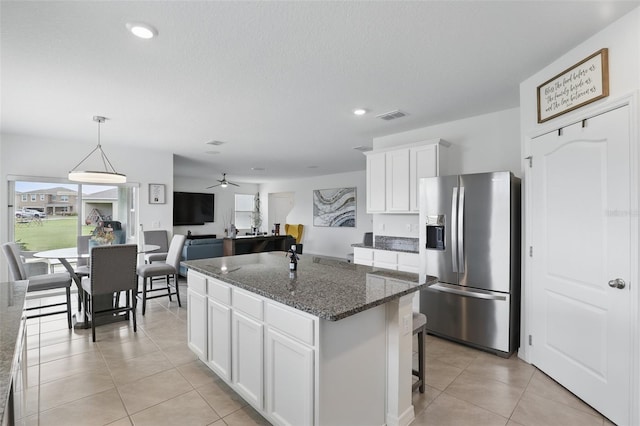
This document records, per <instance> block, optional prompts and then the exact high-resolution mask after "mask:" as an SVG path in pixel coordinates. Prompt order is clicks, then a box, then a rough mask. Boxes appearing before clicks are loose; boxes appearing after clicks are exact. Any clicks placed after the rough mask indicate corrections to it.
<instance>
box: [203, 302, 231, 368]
mask: <svg viewBox="0 0 640 426" xmlns="http://www.w3.org/2000/svg"><path fill="white" fill-rule="evenodd" d="M207 309H208V315H207V321H208V333H209V335H208V351H207V352H208V357H207V364H208V365H209V366H210V367H211V369H212V370H213V371H215V372H216V373H217V374H218V375H219V376H220V377H222V378H223V379H225V380H229V381H231V308H229V307H228V306H225V305H223V304H220V303H218V302H216V301H215V300H213V299H211V298H208V301H207Z"/></svg>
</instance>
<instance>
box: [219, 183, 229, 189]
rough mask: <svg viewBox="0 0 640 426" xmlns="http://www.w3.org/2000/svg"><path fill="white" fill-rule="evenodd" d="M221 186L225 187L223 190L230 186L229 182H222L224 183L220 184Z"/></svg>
mask: <svg viewBox="0 0 640 426" xmlns="http://www.w3.org/2000/svg"><path fill="white" fill-rule="evenodd" d="M220 186H221V187H223V188H226V187H227V186H228V185H227V182H222V183H221V184H220Z"/></svg>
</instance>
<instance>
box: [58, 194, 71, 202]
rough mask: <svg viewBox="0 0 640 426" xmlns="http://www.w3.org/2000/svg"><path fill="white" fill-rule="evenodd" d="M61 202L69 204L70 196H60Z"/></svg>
mask: <svg viewBox="0 0 640 426" xmlns="http://www.w3.org/2000/svg"><path fill="white" fill-rule="evenodd" d="M60 201H62V202H64V203H67V202H69V196H68V195H61V196H60Z"/></svg>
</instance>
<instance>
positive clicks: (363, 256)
mask: <svg viewBox="0 0 640 426" xmlns="http://www.w3.org/2000/svg"><path fill="white" fill-rule="evenodd" d="M353 263H355V264H357V265H367V266H373V249H368V248H362V247H354V248H353Z"/></svg>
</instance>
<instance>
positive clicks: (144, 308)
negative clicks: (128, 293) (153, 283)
mask: <svg viewBox="0 0 640 426" xmlns="http://www.w3.org/2000/svg"><path fill="white" fill-rule="evenodd" d="M146 312H147V279H146V278H143V279H142V315H144V314H145V313H146Z"/></svg>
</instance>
